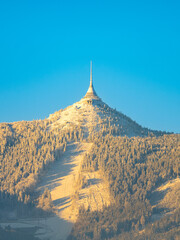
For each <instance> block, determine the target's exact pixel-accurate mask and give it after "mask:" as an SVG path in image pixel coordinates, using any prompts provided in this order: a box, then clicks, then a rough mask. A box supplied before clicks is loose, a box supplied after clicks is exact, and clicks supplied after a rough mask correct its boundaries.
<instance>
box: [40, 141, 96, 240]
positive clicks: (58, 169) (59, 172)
mask: <svg viewBox="0 0 180 240" xmlns="http://www.w3.org/2000/svg"><path fill="white" fill-rule="evenodd" d="M91 146H92V144H91V143H73V144H69V145H67V149H66V152H65V153H64V154H63V155H62V156H61V158H60V159H59V160H57V161H56V162H54V163H53V164H52V165H51V167H50V168H49V169H48V171H47V173H46V174H44V176H43V177H42V179H41V181H40V182H39V184H38V186H37V190H40V191H41V192H43V191H44V190H45V189H46V188H48V189H49V191H50V192H51V198H52V201H53V204H54V206H55V210H56V216H55V217H51V218H48V219H47V221H48V227H50V228H51V231H48V232H46V233H45V234H43V235H41V239H46V238H49V239H52V240H56V239H66V237H67V236H68V235H69V233H70V232H71V229H72V226H73V221H74V219H75V216H73V213H72V209H71V196H72V195H73V194H74V184H75V181H76V178H77V175H78V172H79V170H80V166H81V161H82V159H83V157H84V154H85V153H87V152H88V151H90V149H91ZM51 222H52V224H51ZM53 222H54V223H53ZM37 236H38V235H37ZM38 237H40V236H38Z"/></svg>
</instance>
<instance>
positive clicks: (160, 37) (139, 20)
mask: <svg viewBox="0 0 180 240" xmlns="http://www.w3.org/2000/svg"><path fill="white" fill-rule="evenodd" d="M179 12H180V1H179V0H176V1H174V0H171V1H170V0H168V1H166V0H151V1H144V0H142V1H139V0H136V1H134V0H132V1H128V0H126V1H121V0H119V1H114V0H111V1H98V0H95V1H94V0H92V1H73V0H69V1H68V0H66V1H65V0H64V1H62V0H59V1H53V0H51V1H46V0H43V1H40V0H36V1H33V0H31V1H27V0H26V1H24V0H23V1H19V0H16V1H13V0H12V1H9V0H6V1H0V122H12V121H20V120H33V119H40V118H41V119H43V118H45V117H48V115H49V114H50V113H53V112H55V111H56V110H59V109H61V108H65V107H66V106H68V105H70V104H73V103H74V102H76V101H78V100H79V99H80V98H81V97H82V96H83V95H85V93H86V91H87V88H88V85H89V63H90V60H91V59H92V60H93V79H94V86H95V89H96V92H97V93H98V95H99V96H100V97H101V98H102V99H103V100H104V101H105V102H106V103H107V104H109V105H110V106H111V107H113V108H116V109H117V110H119V111H121V112H123V113H124V114H126V115H128V116H129V117H131V118H132V119H133V120H135V121H136V122H138V123H140V124H141V125H142V126H146V127H149V128H151V129H157V130H167V131H174V132H180V14H179Z"/></svg>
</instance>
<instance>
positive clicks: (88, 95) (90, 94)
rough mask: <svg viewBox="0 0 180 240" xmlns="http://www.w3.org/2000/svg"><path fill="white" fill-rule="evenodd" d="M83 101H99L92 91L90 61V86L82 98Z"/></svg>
mask: <svg viewBox="0 0 180 240" xmlns="http://www.w3.org/2000/svg"><path fill="white" fill-rule="evenodd" d="M83 100H87V101H93V100H101V99H100V98H99V97H98V95H97V94H96V91H95V90H94V87H93V80H92V61H91V63H90V85H89V88H88V91H87V93H86V95H85V96H84V98H83Z"/></svg>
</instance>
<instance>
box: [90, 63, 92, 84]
mask: <svg viewBox="0 0 180 240" xmlns="http://www.w3.org/2000/svg"><path fill="white" fill-rule="evenodd" d="M90 86H92V61H90Z"/></svg>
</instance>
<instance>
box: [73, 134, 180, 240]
mask: <svg viewBox="0 0 180 240" xmlns="http://www.w3.org/2000/svg"><path fill="white" fill-rule="evenodd" d="M114 135H115V133H114ZM91 138H92V140H93V142H94V146H93V147H92V151H91V152H90V153H89V154H88V155H86V156H85V159H84V161H83V164H82V169H83V170H84V171H86V170H88V171H89V170H92V171H96V170H100V171H101V173H102V176H103V177H104V178H105V179H106V180H107V181H108V183H109V190H110V193H111V196H112V197H113V200H112V204H111V205H110V206H109V207H105V208H104V210H103V211H102V212H90V211H88V210H85V209H81V211H80V214H79V218H78V221H77V223H76V224H75V225H74V228H73V230H72V233H71V235H70V237H69V239H161V237H162V239H176V237H177V236H178V234H179V222H180V221H179V220H180V219H179V210H177V211H176V212H175V213H174V214H172V215H171V216H166V217H163V218H161V219H160V220H159V221H157V222H155V223H154V224H152V221H151V216H152V214H153V208H152V206H151V203H150V196H151V193H152V191H153V190H154V189H155V188H156V187H157V186H159V185H160V184H162V183H164V182H166V181H167V180H170V179H174V178H177V177H178V176H179V172H180V164H179V163H180V162H179V160H180V135H175V134H174V135H163V136H161V137H155V136H153V135H152V136H149V137H147V138H140V137H134V138H127V137H115V136H112V134H105V133H104V134H102V133H99V134H96V135H94V136H91ZM152 236H153V237H152ZM151 237H152V238H151Z"/></svg>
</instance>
